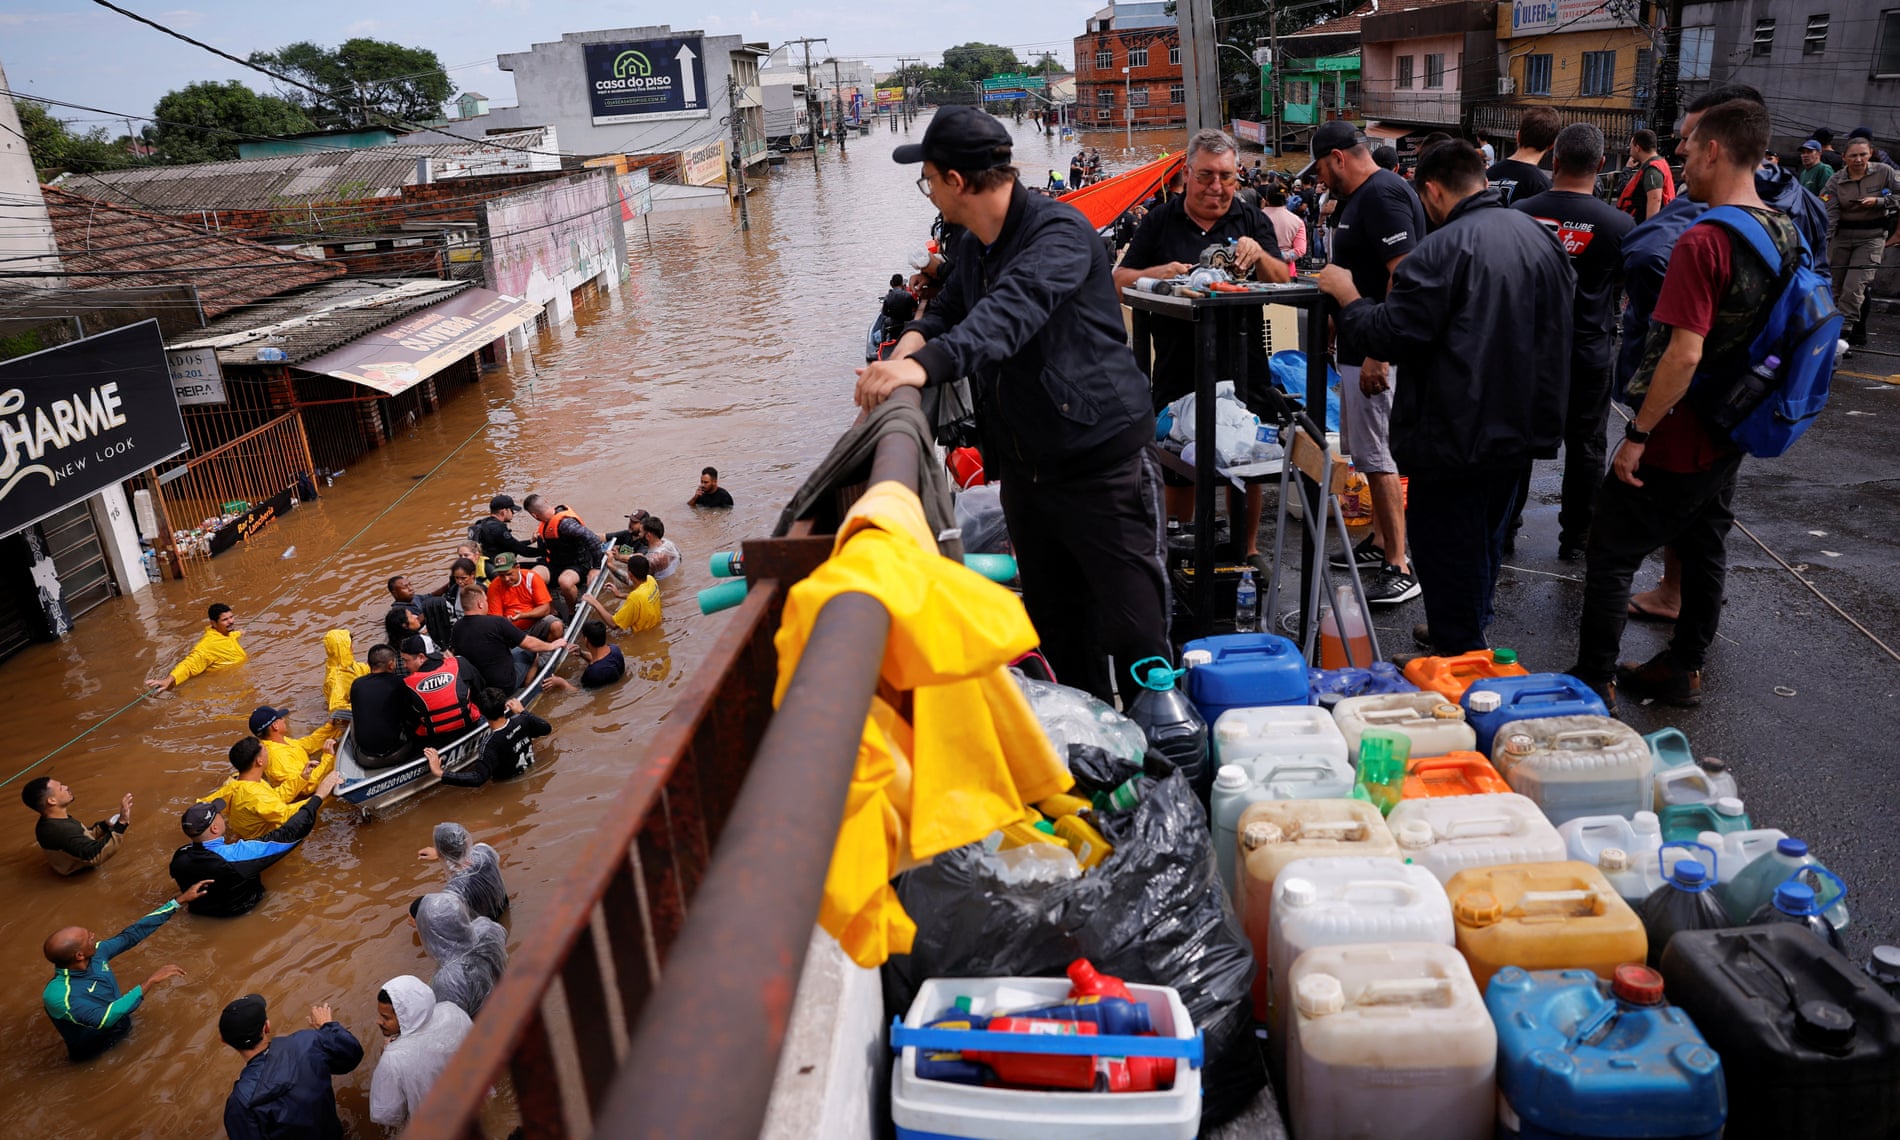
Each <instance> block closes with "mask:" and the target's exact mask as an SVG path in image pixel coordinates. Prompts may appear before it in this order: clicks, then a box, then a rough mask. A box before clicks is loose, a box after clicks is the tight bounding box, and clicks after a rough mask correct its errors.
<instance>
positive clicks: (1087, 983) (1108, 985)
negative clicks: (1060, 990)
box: [1069, 958, 1135, 1001]
mask: <svg viewBox="0 0 1900 1140" xmlns="http://www.w3.org/2000/svg"><path fill="white" fill-rule="evenodd" d="M1069 996H1070V997H1072V998H1079V997H1091V996H1093V997H1118V998H1121V999H1122V1000H1123V1001H1134V1000H1135V995H1134V994H1131V993H1129V992H1128V986H1127V985H1126V984H1124V983H1123V982H1122V980H1121V979H1120V978H1111V977H1109V976H1108V975H1107V974H1098V973H1096V972H1095V964H1094V963H1093V962H1090V961H1089V960H1088V959H1087V958H1077V959H1076V960H1075V961H1073V962H1070V963H1069Z"/></svg>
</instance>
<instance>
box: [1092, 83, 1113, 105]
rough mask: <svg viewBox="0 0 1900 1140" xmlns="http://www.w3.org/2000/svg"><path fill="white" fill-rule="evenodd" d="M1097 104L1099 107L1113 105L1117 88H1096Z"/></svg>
mask: <svg viewBox="0 0 1900 1140" xmlns="http://www.w3.org/2000/svg"><path fill="white" fill-rule="evenodd" d="M1095 105H1096V106H1098V107H1113V106H1114V105H1115V89H1114V88H1113V87H1098V88H1096V91H1095Z"/></svg>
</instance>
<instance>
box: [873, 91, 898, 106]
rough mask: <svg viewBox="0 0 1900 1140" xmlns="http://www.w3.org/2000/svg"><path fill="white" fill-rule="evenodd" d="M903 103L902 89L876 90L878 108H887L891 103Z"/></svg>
mask: <svg viewBox="0 0 1900 1140" xmlns="http://www.w3.org/2000/svg"><path fill="white" fill-rule="evenodd" d="M903 101H904V89H903V88H902V87H880V88H878V89H877V105H878V106H880V107H888V106H890V105H891V104H893V103H902V102H903Z"/></svg>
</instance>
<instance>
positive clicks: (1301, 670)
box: [1181, 633, 1310, 724]
mask: <svg viewBox="0 0 1900 1140" xmlns="http://www.w3.org/2000/svg"><path fill="white" fill-rule="evenodd" d="M1202 653H1205V654H1207V660H1205V661H1202V660H1201V659H1200V657H1199V655H1200V654H1202ZM1181 660H1182V662H1184V663H1186V664H1187V665H1188V666H1189V668H1188V674H1187V693H1188V697H1189V699H1191V700H1192V701H1193V702H1194V707H1195V708H1197V709H1199V710H1200V713H1201V719H1202V720H1204V721H1206V722H1207V723H1208V724H1214V723H1216V722H1218V721H1219V720H1220V718H1221V714H1222V713H1224V712H1226V711H1227V710H1229V709H1239V708H1259V707H1262V706H1265V705H1303V704H1306V703H1307V702H1308V700H1309V699H1310V698H1309V694H1308V690H1307V687H1306V658H1304V657H1302V656H1301V655H1300V647H1299V646H1297V645H1295V644H1293V643H1292V642H1291V641H1288V640H1287V639H1286V638H1284V637H1281V636H1280V635H1278V634H1274V633H1235V634H1227V635H1224V636H1221V637H1203V638H1198V639H1196V640H1194V641H1190V642H1188V643H1187V644H1186V645H1184V646H1182V647H1181Z"/></svg>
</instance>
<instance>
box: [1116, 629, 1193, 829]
mask: <svg viewBox="0 0 1900 1140" xmlns="http://www.w3.org/2000/svg"><path fill="white" fill-rule="evenodd" d="M1129 672H1130V673H1132V674H1133V675H1134V678H1135V681H1136V682H1137V683H1138V684H1139V685H1140V686H1141V691H1140V692H1139V693H1136V694H1135V699H1134V700H1133V701H1132V702H1130V703H1129V706H1128V719H1129V720H1132V721H1134V722H1135V724H1136V725H1137V726H1139V727H1140V729H1141V731H1142V734H1143V735H1145V736H1146V737H1147V738H1148V751H1149V753H1150V755H1151V756H1152V755H1154V754H1159V755H1160V757H1161V758H1162V759H1163V760H1166V761H1167V762H1168V763H1169V764H1172V765H1173V766H1174V767H1175V769H1176V770H1178V771H1179V772H1180V773H1181V774H1182V775H1184V776H1186V777H1187V779H1188V783H1190V784H1192V785H1193V786H1194V793H1195V794H1196V795H1198V796H1200V798H1201V803H1203V804H1205V803H1207V794H1208V791H1209V790H1210V789H1211V787H1212V786H1213V783H1214V773H1213V771H1212V766H1211V765H1210V764H1209V763H1208V762H1207V722H1206V721H1204V720H1202V719H1201V714H1200V713H1199V712H1198V711H1196V710H1195V708H1194V702H1193V701H1190V700H1188V699H1187V694H1185V693H1183V692H1181V691H1180V690H1179V689H1177V688H1175V687H1174V683H1175V681H1177V680H1179V679H1180V677H1181V675H1182V673H1183V672H1185V670H1181V669H1175V668H1171V667H1170V666H1169V665H1168V663H1167V661H1166V660H1165V659H1163V658H1160V657H1149V658H1147V659H1146V660H1142V661H1137V662H1136V663H1135V664H1134V665H1133V666H1132V667H1131V668H1130V669H1129Z"/></svg>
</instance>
